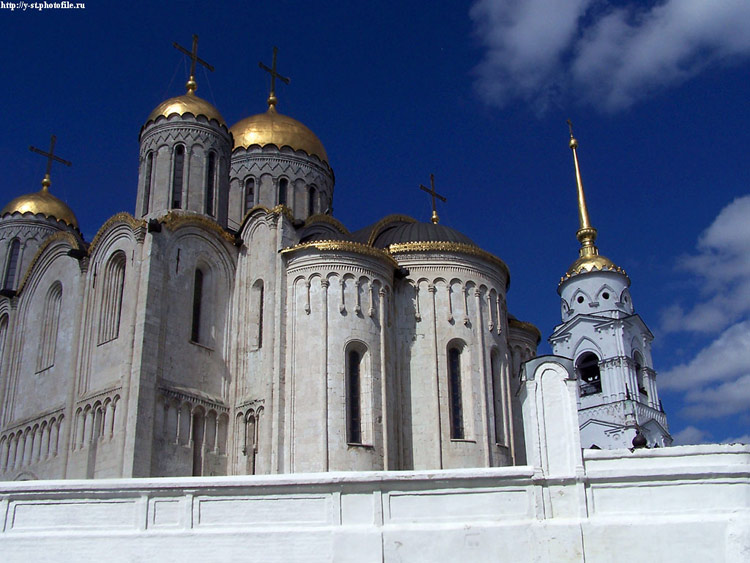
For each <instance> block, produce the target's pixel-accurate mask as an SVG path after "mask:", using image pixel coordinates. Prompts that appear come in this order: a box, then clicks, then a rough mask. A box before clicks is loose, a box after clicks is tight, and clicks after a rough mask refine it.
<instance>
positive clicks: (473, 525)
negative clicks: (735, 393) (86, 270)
mask: <svg viewBox="0 0 750 563" xmlns="http://www.w3.org/2000/svg"><path fill="white" fill-rule="evenodd" d="M584 457H585V475H584V476H583V477H579V478H570V479H556V480H549V479H546V478H544V477H542V476H539V475H535V471H534V469H533V468H532V467H528V466H524V467H511V468H497V469H481V470H450V471H432V472H363V473H327V474H324V473H321V474H297V475H279V476H268V477H213V478H171V479H118V480H101V481H24V482H12V483H2V484H0V515H1V516H2V533H0V554H1V555H0V559H2V560H3V561H24V562H29V561H82V560H83V561H88V560H94V559H105V560H106V561H107V562H108V563H109V562H114V561H177V560H180V561H218V560H223V561H235V560H238V561H239V560H243V561H248V560H253V561H255V560H257V561H285V562H291V561H357V562H369V561H372V562H375V561H377V562H380V561H410V562H411V561H465V562H467V563H468V562H469V561H470V562H479V561H500V560H508V561H519V562H522V561H586V562H587V563H590V562H593V561H602V562H604V561H607V562H610V561H614V562H616V561H623V562H625V561H628V562H631V561H680V562H682V563H684V562H687V561H727V562H737V563H739V562H744V561H749V560H750V479H749V473H748V472H749V471H750V447H748V446H682V447H675V448H665V449H662V450H647V451H637V452H634V453H631V452H630V451H628V450H616V451H586V452H585V456H584ZM573 513H576V515H573Z"/></svg>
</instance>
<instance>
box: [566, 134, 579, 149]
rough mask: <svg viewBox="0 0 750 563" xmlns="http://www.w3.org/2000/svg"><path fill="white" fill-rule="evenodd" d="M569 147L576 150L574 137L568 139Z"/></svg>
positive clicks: (576, 144) (576, 142) (576, 143)
mask: <svg viewBox="0 0 750 563" xmlns="http://www.w3.org/2000/svg"><path fill="white" fill-rule="evenodd" d="M568 144H569V145H570V148H571V149H577V148H578V141H576V139H575V137H571V138H570V142H569V143H568Z"/></svg>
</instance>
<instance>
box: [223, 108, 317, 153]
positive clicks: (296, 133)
mask: <svg viewBox="0 0 750 563" xmlns="http://www.w3.org/2000/svg"><path fill="white" fill-rule="evenodd" d="M229 132H230V133H232V136H233V137H234V148H235V149H237V148H240V147H242V148H249V147H251V146H253V145H258V146H261V147H264V146H266V145H275V146H276V147H278V148H281V147H287V146H288V147H291V148H292V149H293V150H302V151H304V152H306V153H307V154H309V155H310V156H313V155H314V156H317V157H318V158H319V159H320V160H322V161H323V162H326V163H327V162H328V155H327V154H326V150H325V148H324V147H323V143H321V142H320V139H318V137H317V136H316V135H315V133H313V132H312V131H310V129H308V128H307V127H306V126H305V125H303V124H302V123H300V122H299V121H297V120H296V119H292V118H291V117H288V116H286V115H283V114H281V113H279V112H277V111H276V107H275V104H271V103H269V107H268V111H266V112H265V113H259V114H257V115H251V116H250V117H246V118H245V119H243V120H242V121H239V122H238V123H235V124H234V125H232V127H230V129H229Z"/></svg>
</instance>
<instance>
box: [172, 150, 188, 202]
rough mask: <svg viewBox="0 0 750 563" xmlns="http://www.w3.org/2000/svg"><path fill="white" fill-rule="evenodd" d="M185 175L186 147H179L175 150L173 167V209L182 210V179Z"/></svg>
mask: <svg viewBox="0 0 750 563" xmlns="http://www.w3.org/2000/svg"><path fill="white" fill-rule="evenodd" d="M184 173H185V147H183V146H182V145H177V146H176V147H175V149H174V164H173V167H172V209H180V208H182V178H183V175H184Z"/></svg>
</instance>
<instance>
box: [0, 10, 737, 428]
mask: <svg viewBox="0 0 750 563" xmlns="http://www.w3.org/2000/svg"><path fill="white" fill-rule="evenodd" d="M749 27H750V3H748V2H747V1H746V0H722V2H705V0H667V1H665V2H628V1H622V0H621V1H617V2H611V3H606V2H601V1H595V0H565V1H560V0H526V1H524V2H519V1H500V0H480V1H475V2H473V3H463V2H450V1H434V2H429V3H427V2H419V3H417V2H395V1H393V2H392V1H383V2H359V1H354V2H347V3H341V2H330V3H328V2H284V1H279V2H273V3H269V2H241V3H240V2H231V3H226V4H224V3H221V2H216V3H211V4H210V5H209V4H208V3H197V2H196V3H194V2H173V1H172V2H141V1H135V2H128V3H125V2H122V3H118V4H115V3H110V2H107V3H101V2H86V8H85V9H83V10H43V11H33V10H30V9H28V10H26V11H21V10H15V11H10V10H8V9H0V45H2V54H3V64H2V65H1V66H0V76H1V77H2V83H3V85H4V87H3V88H2V89H0V108H2V110H3V122H4V123H3V125H4V126H3V133H2V134H1V135H0V167H1V168H2V170H3V175H2V185H3V188H2V194H3V198H4V200H6V201H7V200H10V199H11V198H12V197H15V196H16V195H19V194H22V193H28V192H31V191H36V190H37V189H39V187H40V181H41V178H42V176H43V174H44V167H45V161H44V159H42V158H40V157H39V156H37V155H34V154H32V153H31V152H30V151H29V150H28V146H29V145H30V144H33V145H35V146H38V147H41V148H45V149H46V148H47V147H48V143H49V136H50V134H52V133H54V134H56V135H57V137H58V143H57V151H58V154H59V155H60V156H62V157H63V158H66V159H68V160H71V161H73V167H72V168H63V167H56V168H55V169H54V170H53V176H52V179H53V184H52V191H53V193H55V194H56V195H57V196H58V197H61V198H62V199H64V200H65V201H67V202H68V204H69V205H70V206H71V207H72V208H73V210H74V211H75V213H76V215H77V216H78V219H79V222H80V223H81V228H82V231H83V233H84V235H85V238H86V239H87V240H89V241H90V240H91V239H92V238H93V236H94V235H95V233H96V231H97V230H98V228H99V227H100V226H101V225H102V224H103V223H104V221H106V219H107V218H109V217H110V216H112V215H114V214H115V213H117V212H119V211H122V210H126V211H130V212H132V211H133V207H134V201H135V191H136V179H137V166H138V131H139V129H140V127H141V126H142V124H143V122H144V120H145V118H146V117H147V116H148V114H149V113H150V111H151V109H153V107H155V106H156V105H157V104H158V103H159V102H161V101H163V100H164V99H166V98H168V97H171V96H175V95H179V94H182V93H184V83H185V81H186V78H187V65H186V61H185V60H184V57H183V56H182V55H180V54H179V53H178V52H177V51H176V50H175V49H174V48H172V42H173V41H178V42H180V43H181V44H183V45H185V46H187V47H189V46H190V41H191V35H192V34H193V33H196V34H198V35H199V36H200V44H199V54H200V56H201V57H202V58H204V59H206V60H208V61H209V62H210V63H212V64H213V65H214V66H215V67H216V71H215V72H214V73H211V74H210V76H208V75H207V74H206V73H205V72H204V71H203V70H200V71H199V72H198V73H197V80H198V84H199V87H198V92H197V93H198V95H200V96H201V97H204V98H205V99H207V100H209V101H211V102H212V103H214V104H215V105H216V106H217V107H218V108H219V110H220V111H221V112H222V114H223V115H224V117H225V119H226V120H227V122H228V123H229V124H230V125H231V124H233V123H235V122H237V121H239V120H240V119H242V118H243V117H246V116H248V115H251V114H254V113H259V112H261V111H264V109H265V99H266V96H267V92H268V79H267V76H266V75H265V73H263V72H261V71H260V70H259V68H258V61H264V62H265V63H266V64H270V59H271V49H272V46H274V45H277V46H278V47H279V70H280V71H281V72H282V73H283V74H286V75H287V76H290V77H291V79H292V82H291V84H290V85H289V86H281V87H280V88H279V89H278V97H279V110H280V111H281V112H282V113H286V114H288V115H290V116H292V117H294V118H296V119H299V120H300V121H302V122H303V123H305V124H306V125H307V126H308V127H310V128H311V129H312V130H313V131H315V132H316V134H317V135H318V136H319V137H320V139H321V140H322V142H323V144H324V145H325V147H326V150H327V152H328V155H329V158H330V163H331V165H332V167H333V169H334V171H335V174H336V192H335V196H334V214H335V216H336V217H337V218H339V219H340V220H342V221H343V222H344V223H345V224H346V225H347V226H348V227H349V228H350V230H355V229H358V228H361V227H363V226H365V225H367V224H369V223H372V222H375V221H377V220H378V219H379V218H381V217H382V216H384V215H387V214H389V213H405V214H408V215H411V216H413V217H415V218H418V219H421V220H425V221H426V220H428V219H429V217H430V201H429V198H428V197H427V196H426V194H424V192H421V191H420V190H419V189H418V186H419V184H420V183H421V184H427V183H428V181H429V175H430V173H434V174H435V182H436V188H437V190H438V191H439V192H440V193H442V194H443V195H445V196H446V197H447V198H448V202H447V203H446V204H443V205H441V206H440V208H439V213H440V217H441V221H442V223H444V224H446V225H449V226H451V227H454V228H457V229H459V230H461V231H463V232H465V233H466V234H468V235H469V236H470V237H471V238H472V239H473V240H474V241H475V242H476V243H477V244H479V245H480V246H482V247H483V248H485V249H487V250H489V251H491V252H493V253H495V254H496V255H498V256H500V257H501V258H502V259H503V260H505V261H506V262H507V264H508V265H509V267H510V270H511V287H510V293H509V305H510V310H511V312H512V313H513V314H515V315H516V316H517V317H519V318H521V319H523V320H528V321H531V322H533V323H535V324H536V325H537V326H539V327H540V329H541V330H542V333H543V334H544V335H545V337H546V336H547V335H549V334H550V333H551V332H552V329H553V327H554V326H555V325H556V324H557V323H558V322H559V320H560V317H559V311H560V308H559V298H558V296H557V293H556V288H557V283H558V280H559V278H560V276H561V275H562V274H563V273H564V272H565V271H566V269H567V267H568V266H569V265H570V263H571V262H572V261H573V260H575V258H576V256H577V247H578V243H577V241H576V240H575V231H576V229H577V213H576V200H575V183H574V174H573V163H572V158H571V154H570V150H569V149H568V146H567V135H568V133H567V125H566V123H565V120H566V119H567V118H570V119H572V120H573V123H574V128H575V133H576V137H577V138H578V140H579V144H580V148H579V156H580V159H581V166H582V172H583V181H584V185H585V188H586V192H587V197H588V203H589V211H590V214H591V219H592V222H593V224H594V226H595V227H597V228H598V230H599V239H598V245H599V248H600V250H601V252H602V254H605V255H606V256H608V257H609V258H611V259H612V260H614V261H615V263H617V264H618V265H619V266H621V267H623V268H625V269H626V270H627V272H628V274H629V275H630V277H631V280H632V283H633V285H632V294H633V299H634V303H635V306H636V310H637V312H638V313H640V314H641V316H642V317H643V318H644V320H645V321H646V323H647V324H648V325H649V326H650V328H651V330H652V331H653V332H654V334H655V337H656V338H655V342H654V350H653V353H654V361H655V364H656V369H657V371H658V372H659V374H660V375H659V380H658V382H659V387H660V390H661V395H662V399H663V402H664V406H665V409H666V410H667V414H668V418H669V421H670V426H671V430H672V432H673V434H674V435H675V436H676V437H677V439H678V441H681V442H701V441H723V440H743V441H750V221H748V217H750V164H749V163H748V158H747V153H748V148H749V147H750V105H749V104H748V100H750V34H748V33H747V32H746V30H747V29H748V28H749ZM548 352H549V346H548V345H547V343H546V342H543V343H542V345H541V346H540V353H548Z"/></svg>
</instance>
